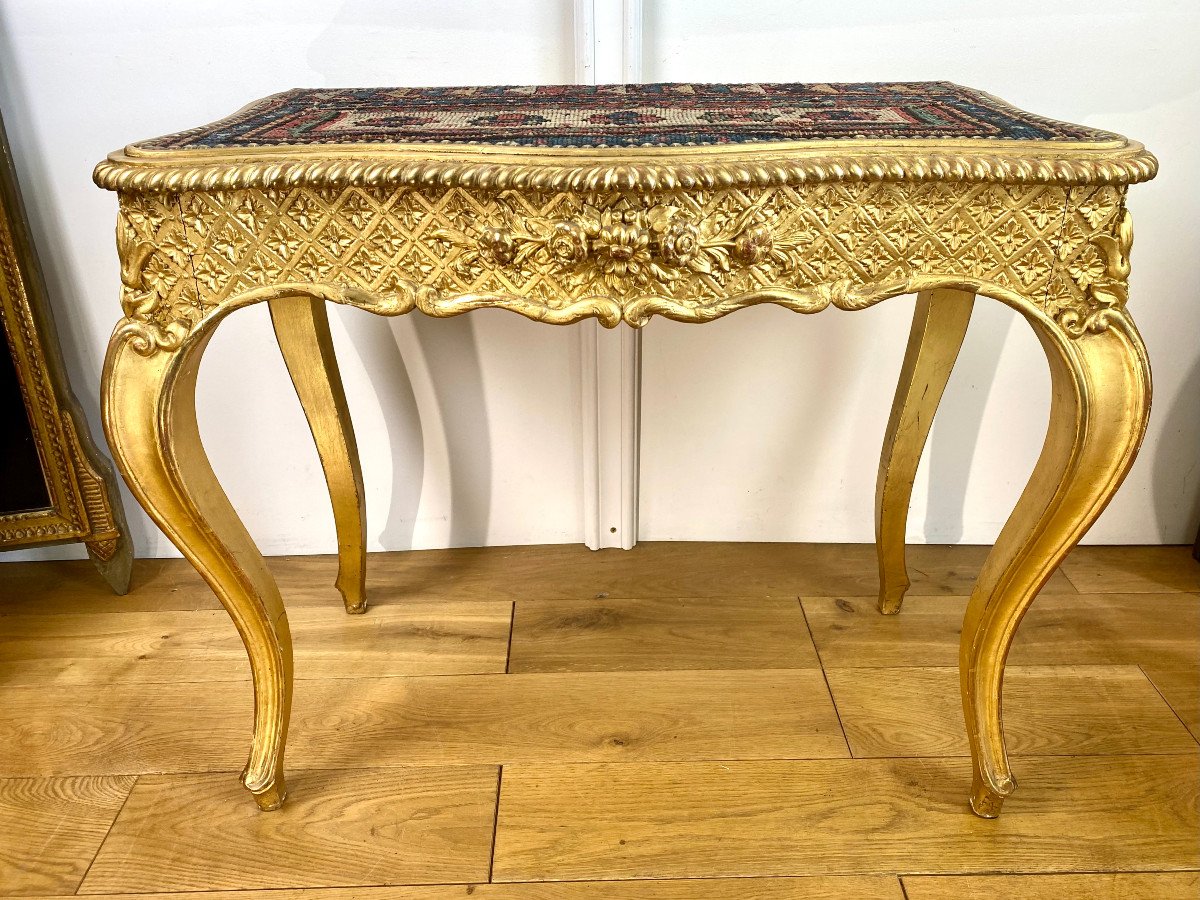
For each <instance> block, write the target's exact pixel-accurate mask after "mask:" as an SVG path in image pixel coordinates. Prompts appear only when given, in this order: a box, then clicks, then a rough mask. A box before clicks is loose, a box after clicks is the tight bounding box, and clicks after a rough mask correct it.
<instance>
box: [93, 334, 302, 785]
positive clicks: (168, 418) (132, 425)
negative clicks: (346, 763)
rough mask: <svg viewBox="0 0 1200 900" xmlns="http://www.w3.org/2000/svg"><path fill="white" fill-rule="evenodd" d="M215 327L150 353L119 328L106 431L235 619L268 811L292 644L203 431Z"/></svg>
mask: <svg viewBox="0 0 1200 900" xmlns="http://www.w3.org/2000/svg"><path fill="white" fill-rule="evenodd" d="M211 333H212V332H211V329H205V330H203V332H202V333H200V334H197V333H195V332H193V333H192V334H191V335H190V336H189V337H187V338H185V339H183V341H182V342H180V346H178V347H177V348H153V347H152V348H150V349H149V352H147V353H145V354H143V353H140V352H138V350H137V349H135V343H136V342H135V341H134V340H130V339H129V338H128V337H127V336H126V335H123V334H121V332H120V331H118V333H117V334H116V335H114V337H113V340H112V343H110V345H109V349H108V356H107V358H106V360H105V366H104V378H103V384H102V386H101V392H102V402H103V413H104V427H105V432H106V434H107V436H108V441H109V444H110V446H111V447H112V451H113V455H114V457H115V459H116V463H117V466H118V468H119V469H120V471H121V474H122V475H124V477H125V480H126V481H127V482H128V483H129V487H130V489H131V490H132V491H133V493H134V494H135V495H136V496H137V498H138V500H139V501H140V502H141V504H142V506H143V507H145V509H146V511H147V512H148V513H149V514H150V517H151V518H152V519H154V521H155V522H156V523H157V524H158V526H159V527H160V528H162V530H163V532H164V533H165V534H166V535H167V537H169V538H170V539H171V541H172V543H174V544H175V546H176V547H178V548H179V549H180V551H182V553H183V555H184V556H186V557H187V559H188V560H189V561H190V562H191V563H192V565H194V566H195V567H196V569H197V571H199V572H200V574H201V575H202V576H203V577H204V580H205V581H207V582H208V584H209V586H210V587H211V588H212V589H213V591H214V592H215V593H216V595H217V597H218V598H220V600H221V603H222V604H224V606H225V609H226V610H227V611H228V612H229V615H230V616H231V617H232V618H233V621H234V624H235V625H236V626H237V629H238V632H239V633H240V634H241V637H242V641H243V642H244V643H245V645H246V652H247V654H248V655H249V657H250V669H251V673H252V675H253V679H254V736H253V742H252V745H251V750H250V759H249V761H248V762H247V763H246V769H245V771H244V772H243V773H242V783H243V784H244V785H245V786H246V787H247V788H248V789H249V790H250V792H251V793H253V794H254V797H255V799H256V800H257V801H258V804H259V806H261V807H262V808H263V809H276V808H278V807H279V806H280V805H281V804H282V803H283V800H284V796H285V794H286V790H285V787H284V779H283V752H284V743H285V741H286V738H287V728H288V716H289V712H290V707H291V696H292V640H291V634H290V632H289V630H288V621H287V614H286V613H285V612H284V609H283V601H282V600H281V599H280V596H279V589H278V587H277V586H276V584H275V580H274V578H272V577H271V574H270V572H268V571H267V567H266V564H265V563H264V562H263V558H262V555H261V554H260V553H259V551H258V548H257V547H256V546H255V545H254V541H253V540H252V539H251V537H250V535H249V534H248V533H247V532H246V529H245V527H244V526H243V525H242V522H241V520H240V519H239V518H238V516H237V513H235V512H234V510H233V507H232V506H231V505H230V503H229V499H228V498H227V497H226V496H225V492H224V490H222V488H221V485H220V484H219V483H218V482H217V479H216V476H215V475H214V474H213V471H212V467H211V465H210V464H209V461H208V457H207V456H206V455H205V453H204V447H203V446H202V445H201V443H200V435H199V433H198V431H197V428H196V403H195V391H196V371H197V369H198V367H199V363H200V357H201V355H202V354H203V352H204V348H205V346H206V345H207V343H208V339H209V336H210V335H211Z"/></svg>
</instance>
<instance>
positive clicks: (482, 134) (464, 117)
mask: <svg viewBox="0 0 1200 900" xmlns="http://www.w3.org/2000/svg"><path fill="white" fill-rule="evenodd" d="M1113 137H1114V135H1112V134H1109V133H1108V132H1104V131H1098V130H1096V129H1093V128H1087V127H1084V126H1082V125H1069V124H1067V123H1064V122H1057V121H1054V120H1052V119H1046V118H1043V117H1041V116H1036V115H1033V114H1031V113H1027V112H1023V111H1021V110H1019V109H1016V108H1015V107H1012V106H1009V105H1008V104H1006V103H1004V102H1002V101H1000V100H997V99H996V98H994V97H991V96H989V95H987V94H984V93H981V92H979V91H974V90H971V89H969V88H964V87H960V86H959V85H956V84H951V83H949V82H941V81H938V82H909V83H880V84H875V83H862V84H630V85H541V86H536V87H436V88H368V89H297V90H291V91H286V92H284V93H282V94H276V95H274V96H272V97H268V98H266V99H265V100H260V101H258V102H257V103H254V104H252V105H251V106H249V107H246V108H245V109H243V110H242V111H240V112H238V113H235V114H234V115H232V116H230V117H229V118H226V119H222V120H221V121H219V122H215V123H213V124H212V125H206V126H204V127H202V128H195V129H192V130H190V131H186V132H182V133H180V134H175V135H170V136H167V137H162V138H157V139H155V140H152V141H146V142H144V143H141V144H139V145H137V146H138V147H140V148H141V149H145V150H192V149H196V150H199V149H218V148H238V147H277V146H296V145H310V144H401V143H420V144H426V143H450V144H500V145H512V146H527V147H569V148H595V147H680V146H690V145H713V144H717V145H719V144H750V143H758V142H767V141H819V140H837V139H868V140H904V139H908V140H938V139H947V140H949V139H962V138H969V139H982V140H1000V141H1104V140H1111V139H1112V138H1113Z"/></svg>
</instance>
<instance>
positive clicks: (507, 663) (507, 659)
mask: <svg viewBox="0 0 1200 900" xmlns="http://www.w3.org/2000/svg"><path fill="white" fill-rule="evenodd" d="M516 630H517V601H516V600H513V601H512V609H511V611H510V612H509V616H508V646H507V647H506V648H505V650H504V674H505V675H507V674H509V670H510V669H511V668H512V642H513V632H515V631H516Z"/></svg>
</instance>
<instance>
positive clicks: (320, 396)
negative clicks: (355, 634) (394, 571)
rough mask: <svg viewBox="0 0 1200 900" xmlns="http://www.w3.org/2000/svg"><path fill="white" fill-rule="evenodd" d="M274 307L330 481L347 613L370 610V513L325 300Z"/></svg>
mask: <svg viewBox="0 0 1200 900" xmlns="http://www.w3.org/2000/svg"><path fill="white" fill-rule="evenodd" d="M269 306H270V309H271V323H272V325H274V327H275V335H276V338H277V339H278V341H279V349H280V351H281V352H282V353H283V360H284V362H285V363H286V364H287V369H288V374H289V375H290V376H291V378H292V384H294V385H295V387H296V394H297V396H299V398H300V405H301V406H302V407H303V408H304V415H305V417H306V418H307V419H308V427H309V429H310V430H311V431H312V435H313V440H314V441H315V442H316V445H317V454H318V455H319V456H320V458H321V468H322V469H324V471H325V482H326V484H327V485H328V486H329V498H330V500H331V501H332V503H333V519H334V524H335V526H336V528H337V539H338V576H337V581H336V582H335V586H336V587H337V590H338V593H339V594H341V595H342V602H343V603H345V605H346V612H348V613H362V612H366V609H367V589H366V562H367V534H366V528H367V516H366V504H365V502H364V497H365V492H364V489H363V477H362V465H361V463H360V462H359V457H358V443H357V441H356V440H355V437H354V426H353V424H352V423H351V421H350V408H349V406H348V405H347V404H346V391H345V389H344V388H343V386H342V376H341V371H340V370H339V369H338V364H337V357H336V355H335V354H334V351H333V336H332V335H331V334H330V332H329V316H328V313H327V312H326V310H325V301H324V300H322V299H320V298H315V297H308V296H303V295H293V296H287V297H277V298H273V299H272V300H271V301H270V303H269Z"/></svg>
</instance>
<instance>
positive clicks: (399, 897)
mask: <svg viewBox="0 0 1200 900" xmlns="http://www.w3.org/2000/svg"><path fill="white" fill-rule="evenodd" d="M5 896H7V895H5V894H3V893H0V898H2V897H5ZM104 896H105V897H107V898H110V900H847V898H853V900H904V892H903V891H902V890H901V888H900V880H899V879H898V878H896V877H893V876H881V875H880V876H874V875H866V876H855V875H844V876H829V877H823V876H819V875H817V876H812V877H809V878H707V879H683V880H675V881H570V882H538V883H525V884H438V885H432V884H431V885H405V886H397V887H366V888H361V887H360V888H307V889H300V890H288V889H283V890H273V891H271V892H270V893H267V892H265V891H201V892H181V893H173V894H105V895H104ZM47 900H66V898H65V897H62V898H47Z"/></svg>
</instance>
